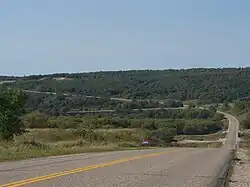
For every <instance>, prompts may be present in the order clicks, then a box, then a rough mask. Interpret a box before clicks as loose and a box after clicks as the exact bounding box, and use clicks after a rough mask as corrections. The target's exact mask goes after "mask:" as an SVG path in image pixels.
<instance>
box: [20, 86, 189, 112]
mask: <svg viewBox="0 0 250 187" xmlns="http://www.w3.org/2000/svg"><path fill="white" fill-rule="evenodd" d="M23 91H24V92H27V93H37V94H49V95H56V92H42V91H34V90H23ZM62 94H63V95H65V96H72V97H76V96H77V95H75V94H71V93H62ZM80 96H81V97H85V98H96V99H101V98H102V97H99V96H91V95H80ZM109 99H110V100H114V101H121V102H132V101H133V100H132V99H125V98H117V97H111V98H109ZM135 100H136V101H149V100H148V99H135ZM155 101H158V102H159V103H161V104H163V103H164V102H163V101H162V100H155ZM186 107H188V105H184V107H171V108H170V107H169V108H142V109H132V110H133V111H139V110H143V111H150V110H161V109H165V110H167V109H184V108H186ZM114 112H116V110H106V109H101V110H72V111H69V112H67V113H68V114H81V113H82V114H84V113H114Z"/></svg>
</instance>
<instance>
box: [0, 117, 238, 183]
mask: <svg viewBox="0 0 250 187" xmlns="http://www.w3.org/2000/svg"><path fill="white" fill-rule="evenodd" d="M226 117H227V118H228V119H229V120H230V125H229V127H230V128H229V131H228V139H227V140H226V142H225V144H224V146H223V147H222V148H159V149H148V150H136V151H116V152H106V153H85V154H77V155H68V156H57V157H48V158H39V159H32V160H23V161H17V162H5V163H1V164H0V184H2V185H0V186H2V187H17V186H27V187H36V186H37V187H41V186H50V187H54V186H55V187H56V186H58V187H80V186H89V187H93V186H97V187H99V186H102V187H109V186H126V187H128V186H131V187H135V186H136V187H144V186H145V187H154V186H169V187H203V186H204V187H205V186H210V185H212V184H214V183H213V182H214V181H216V179H217V178H218V175H219V173H220V172H221V169H222V167H223V165H224V164H225V160H226V158H227V157H228V155H229V152H230V150H231V149H234V148H235V147H236V146H235V145H236V142H237V133H236V132H237V130H238V121H237V120H236V119H235V118H234V117H232V116H230V115H228V114H226Z"/></svg>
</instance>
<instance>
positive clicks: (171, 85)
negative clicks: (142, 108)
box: [2, 68, 250, 103]
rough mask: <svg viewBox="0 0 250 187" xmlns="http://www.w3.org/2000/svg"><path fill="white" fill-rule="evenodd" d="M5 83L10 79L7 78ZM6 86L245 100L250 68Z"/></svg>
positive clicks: (59, 77)
mask: <svg viewBox="0 0 250 187" xmlns="http://www.w3.org/2000/svg"><path fill="white" fill-rule="evenodd" d="M2 79H3V80H8V79H7V78H6V77H3V78H2ZM13 79H16V80H17V81H16V82H12V83H6V84H5V85H6V86H9V87H16V88H22V89H25V90H38V91H46V92H56V93H59V94H60V93H72V94H77V95H91V96H101V97H104V98H105V97H122V98H130V99H176V100H182V101H184V100H194V99H197V100H200V101H202V102H207V103H211V102H213V103H214V102H218V103H221V102H223V101H225V100H226V101H233V100H236V99H245V98H248V97H249V93H250V68H223V69H187V70H184V69H183V70H138V71H135V70H134V71H114V72H92V73H74V74H66V73H65V74H53V75H33V76H26V77H20V78H14V77H10V78H9V80H13Z"/></svg>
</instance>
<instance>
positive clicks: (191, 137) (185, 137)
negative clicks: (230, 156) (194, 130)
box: [176, 132, 227, 141]
mask: <svg viewBox="0 0 250 187" xmlns="http://www.w3.org/2000/svg"><path fill="white" fill-rule="evenodd" d="M226 135H227V133H222V132H219V133H215V134H209V135H179V136H177V137H176V140H177V141H181V140H199V141H213V140H219V139H220V138H221V139H223V138H226Z"/></svg>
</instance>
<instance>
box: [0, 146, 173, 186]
mask: <svg viewBox="0 0 250 187" xmlns="http://www.w3.org/2000/svg"><path fill="white" fill-rule="evenodd" d="M176 151H177V150H173V151H166V152H160V153H151V154H146V155H139V156H134V157H130V158H122V159H119V160H113V161H110V162H104V163H101V164H96V165H89V166H84V167H82V168H75V169H72V170H68V171H61V172H57V173H52V174H49V175H44V176H38V177H33V178H29V179H25V180H21V181H16V182H11V183H8V184H4V185H0V187H18V186H23V185H26V184H31V183H36V182H40V181H45V180H50V179H54V178H57V177H61V176H65V175H70V174H74V173H79V172H84V171H89V170H93V169H97V168H103V167H106V166H111V165H115V164H121V163H124V162H129V161H133V160H138V159H142V158H150V157H155V156H160V155H164V154H168V153H171V152H176Z"/></svg>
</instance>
